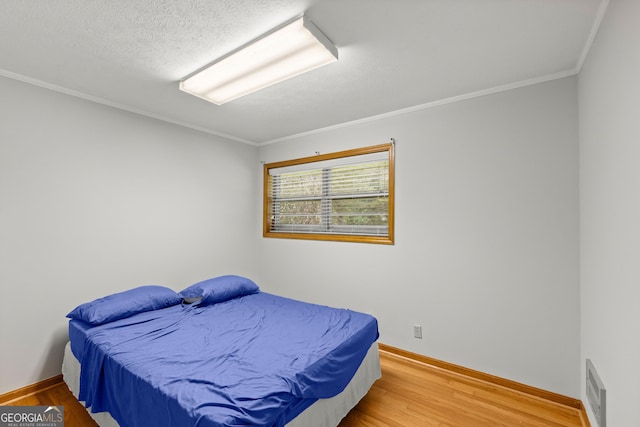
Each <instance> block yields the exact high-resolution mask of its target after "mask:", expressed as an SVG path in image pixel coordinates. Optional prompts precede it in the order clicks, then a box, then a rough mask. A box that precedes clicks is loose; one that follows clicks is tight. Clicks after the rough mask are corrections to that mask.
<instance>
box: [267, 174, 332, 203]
mask: <svg viewBox="0 0 640 427" xmlns="http://www.w3.org/2000/svg"><path fill="white" fill-rule="evenodd" d="M274 185H275V188H274V191H275V192H276V197H278V198H285V199H286V198H294V197H309V196H320V195H322V171H321V170H311V171H304V172H293V173H285V174H282V175H278V176H277V177H276V180H275V182H274Z"/></svg>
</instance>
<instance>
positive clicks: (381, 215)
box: [331, 197, 389, 226]
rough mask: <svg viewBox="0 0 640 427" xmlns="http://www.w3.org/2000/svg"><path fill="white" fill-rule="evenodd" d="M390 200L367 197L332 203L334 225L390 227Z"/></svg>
mask: <svg viewBox="0 0 640 427" xmlns="http://www.w3.org/2000/svg"><path fill="white" fill-rule="evenodd" d="M388 220H389V199H388V198H387V197H366V198H358V199H338V200H332V202H331V224H332V225H363V226H365V225H382V226H386V225H388Z"/></svg>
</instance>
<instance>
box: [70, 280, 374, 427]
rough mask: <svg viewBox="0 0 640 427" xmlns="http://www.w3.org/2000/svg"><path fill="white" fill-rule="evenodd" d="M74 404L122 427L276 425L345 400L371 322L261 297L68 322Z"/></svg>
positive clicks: (362, 316) (353, 314)
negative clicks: (77, 369) (76, 369)
mask: <svg viewBox="0 0 640 427" xmlns="http://www.w3.org/2000/svg"><path fill="white" fill-rule="evenodd" d="M70 337H71V345H72V350H73V352H74V355H75V356H76V357H77V358H78V360H80V362H81V366H82V369H81V375H80V395H79V399H80V400H84V401H85V402H86V405H87V407H91V410H92V411H93V412H101V411H109V412H110V413H111V415H112V416H113V417H114V418H115V419H116V420H117V421H118V423H119V424H120V425H121V426H122V427H125V426H133V427H148V426H154V427H160V426H171V427H174V426H200V427H221V426H283V425H284V424H285V423H287V422H289V421H290V420H291V419H293V418H295V416H297V415H298V414H299V413H300V412H302V411H303V410H304V409H306V408H307V407H308V406H310V405H311V404H312V403H313V402H315V401H316V400H317V399H318V398H328V397H332V396H334V395H336V394H338V393H339V392H340V391H342V390H343V389H344V388H345V386H346V385H347V383H348V382H349V381H350V380H351V378H352V376H353V374H354V373H355V371H356V370H357V368H358V367H359V365H360V363H361V362H362V360H363V359H364V356H365V355H366V353H367V351H368V349H369V347H370V346H371V344H372V343H373V342H375V340H376V339H377V338H378V327H377V322H376V319H375V318H374V317H372V316H370V315H367V314H363V313H358V312H353V311H350V310H343V309H335V308H329V307H325V306H319V305H313V304H308V303H303V302H299V301H295V300H291V299H287V298H283V297H278V296H275V295H271V294H268V293H264V292H259V293H257V294H253V295H248V296H243V297H240V298H236V299H232V300H229V301H226V302H222V303H217V304H214V305H209V306H205V307H198V306H190V305H182V304H180V305H176V306H172V307H168V308H164V309H161V310H155V311H150V312H145V313H140V314H136V315H134V316H131V317H129V318H125V319H120V320H117V321H114V322H111V323H107V324H104V325H100V326H89V325H86V324H84V323H82V322H79V321H77V320H72V321H71V322H70Z"/></svg>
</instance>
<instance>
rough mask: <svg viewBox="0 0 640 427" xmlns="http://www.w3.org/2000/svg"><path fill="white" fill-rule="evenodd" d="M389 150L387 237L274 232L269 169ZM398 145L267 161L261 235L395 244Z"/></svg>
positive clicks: (264, 173) (391, 144) (264, 175)
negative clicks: (396, 151) (396, 150)
mask: <svg viewBox="0 0 640 427" xmlns="http://www.w3.org/2000/svg"><path fill="white" fill-rule="evenodd" d="M383 151H388V153H389V196H388V203H389V212H388V233H387V235H386V236H374V235H371V236H369V235H352V234H334V233H326V234H325V233H296V232H281V231H271V228H272V226H271V221H272V218H273V214H272V211H271V207H272V205H273V200H272V199H271V197H269V195H270V189H269V170H270V169H275V168H281V167H286V166H293V165H300V164H308V163H315V162H320V161H325V160H333V159H339V158H345V157H352V156H358V155H363V154H370V153H379V152H383ZM394 176H395V144H394V143H393V142H392V143H388V144H380V145H374V146H369V147H363V148H356V149H352V150H345V151H339V152H335V153H327V154H318V155H316V156H309V157H302V158H298V159H292V160H285V161H280V162H274V163H266V164H264V166H263V218H262V235H263V237H272V238H280V239H302V240H325V241H339V242H356V243H376V244H385V245H393V244H394V241H395V240H394V228H395V227H394V222H395V218H394V212H395V178H394Z"/></svg>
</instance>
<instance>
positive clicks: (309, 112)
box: [0, 0, 606, 144]
mask: <svg viewBox="0 0 640 427" xmlns="http://www.w3.org/2000/svg"><path fill="white" fill-rule="evenodd" d="M605 2H606V0H179V1H178V0H103V1H98V0H2V1H1V2H0V75H3V76H5V77H11V78H15V79H18V80H23V81H27V82H31V83H35V84H38V85H41V86H45V87H49V88H53V89H56V90H60V91H62V92H66V93H71V94H74V95H77V96H80V97H83V98H87V99H92V100H96V101H98V102H102V103H105V104H107V105H113V106H116V107H119V108H124V109H126V110H129V111H134V112H138V113H142V114H145V115H148V116H151V117H157V118H160V119H163V120H167V121H171V122H174V123H179V124H182V125H186V126H189V127H193V128H196V129H201V130H205V131H207V132H210V133H213V134H217V135H224V136H228V137H231V138H232V139H235V140H238V141H242V142H249V143H253V144H261V143H268V142H272V141H275V140H281V139H286V138H287V137H290V136H292V135H298V134H301V133H307V132H313V131H316V130H319V129H323V128H327V127H332V126H336V125H342V124H347V123H350V122H353V121H359V120H363V119H367V118H371V117H375V116H379V115H385V114H389V113H393V112H396V111H398V110H403V109H410V108H420V106H424V105H425V104H426V105H429V104H431V103H434V102H438V101H441V100H446V99H449V98H453V97H461V96H468V95H469V94H473V93H478V92H480V93H486V92H487V91H492V90H498V89H499V88H503V87H505V88H506V87H515V86H519V85H524V84H528V83H532V82H536V81H544V80H547V79H551V78H556V77H561V76H566V75H571V74H575V73H576V72H577V71H578V70H579V69H580V67H581V63H582V60H583V58H584V54H585V52H586V51H587V49H588V47H589V45H590V42H591V39H592V38H593V36H594V34H595V31H596V30H597V25H598V23H599V18H600V16H601V14H602V9H603V8H604V4H605ZM303 13H304V14H306V15H307V16H308V17H310V18H311V20H312V21H314V23H315V24H316V26H318V28H320V29H321V30H322V31H323V32H324V33H325V34H326V35H327V37H328V38H329V39H330V40H331V41H333V43H334V44H335V45H336V46H337V47H338V50H339V56H340V59H339V60H338V62H336V63H333V64H330V65H328V66H325V67H322V68H319V69H316V70H314V71H312V72H310V73H307V74H304V75H301V76H298V77H296V78H294V79H292V80H289V81H286V82H283V83H280V84H277V85H275V86H272V87H270V88H267V89H264V90H262V91H259V92H256V93H254V94H251V95H248V96H246V97H243V98H240V99H237V100H235V101H232V102H230V103H228V104H225V105H222V106H217V105H214V104H210V103H207V102H205V101H203V100H201V99H199V98H196V97H193V96H190V95H188V94H186V93H183V92H181V91H180V90H178V81H179V80H181V79H182V78H184V77H185V76H187V75H188V74H190V73H192V72H193V71H195V70H196V69H198V68H201V67H202V66H204V65H206V64H208V63H209V62H211V61H213V60H215V59H216V58H218V57H220V56H222V55H224V54H226V53H228V52H229V51H231V50H233V49H235V48H237V47H238V46H240V45H242V44H244V43H246V42H247V41H250V40H252V39H254V38H256V37H258V36H260V35H261V34H263V33H265V32H267V31H269V30H270V29H271V28H273V27H276V26H278V25H279V24H281V23H283V22H285V21H287V20H289V19H291V18H294V17H296V16H298V15H301V14H303Z"/></svg>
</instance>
